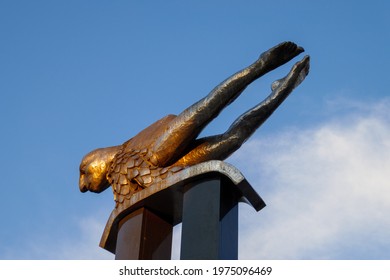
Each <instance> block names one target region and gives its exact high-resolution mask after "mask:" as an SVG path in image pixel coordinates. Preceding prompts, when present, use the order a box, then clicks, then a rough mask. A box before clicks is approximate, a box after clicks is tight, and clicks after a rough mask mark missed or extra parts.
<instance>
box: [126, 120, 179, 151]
mask: <svg viewBox="0 0 390 280" xmlns="http://www.w3.org/2000/svg"><path fill="white" fill-rule="evenodd" d="M175 118H176V115H173V114H170V115H167V116H165V117H163V118H161V119H159V120H158V121H156V122H154V123H152V124H151V125H149V126H148V127H147V128H145V129H144V130H142V131H141V132H139V133H138V134H137V135H135V136H134V137H133V138H131V139H129V140H128V141H126V142H125V143H124V144H123V145H124V146H125V147H126V150H129V149H143V148H147V147H150V146H151V145H152V144H153V143H154V142H155V141H156V139H157V138H158V137H159V136H160V135H162V134H163V133H164V132H165V131H166V128H167V126H168V125H169V123H170V122H171V121H172V120H174V119H175Z"/></svg>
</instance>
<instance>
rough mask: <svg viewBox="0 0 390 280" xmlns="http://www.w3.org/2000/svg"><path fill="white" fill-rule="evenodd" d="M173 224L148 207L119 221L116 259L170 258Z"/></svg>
mask: <svg viewBox="0 0 390 280" xmlns="http://www.w3.org/2000/svg"><path fill="white" fill-rule="evenodd" d="M171 247H172V225H171V224H170V223H168V222H166V221H165V220H164V219H162V218H160V217H159V216H157V215H156V214H154V213H153V212H151V211H149V210H148V209H146V208H141V209H138V210H136V211H134V212H132V213H131V214H129V215H128V216H127V217H125V218H124V219H122V220H121V222H120V223H119V231H118V239H117V244H116V251H115V259H116V260H170V259H171Z"/></svg>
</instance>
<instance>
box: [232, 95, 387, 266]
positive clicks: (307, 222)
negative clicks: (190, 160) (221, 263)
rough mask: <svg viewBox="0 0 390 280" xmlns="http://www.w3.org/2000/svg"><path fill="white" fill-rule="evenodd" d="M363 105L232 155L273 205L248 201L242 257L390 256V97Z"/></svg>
mask: <svg viewBox="0 0 390 280" xmlns="http://www.w3.org/2000/svg"><path fill="white" fill-rule="evenodd" d="M356 104H357V103H356V102H354V104H353V107H354V108H355V110H354V112H353V113H351V114H349V115H347V116H344V117H343V118H342V119H334V120H332V121H330V122H327V123H323V124H322V125H320V126H318V127H315V128H311V129H302V130H296V131H289V132H283V133H280V134H277V135H271V136H268V137H267V138H266V139H264V138H261V139H260V138H259V139H254V140H251V141H249V142H248V143H247V144H246V145H245V146H244V147H243V148H242V149H241V150H240V151H239V152H238V153H237V154H236V155H235V156H234V157H233V158H232V160H231V161H232V162H233V163H234V164H235V165H236V166H240V169H241V170H243V171H245V172H244V173H245V175H246V176H247V178H248V179H249V181H250V182H251V183H252V185H253V186H258V188H257V190H258V191H259V193H260V194H261V195H262V196H263V198H264V199H265V201H266V203H267V204H268V206H267V207H266V208H265V209H264V210H263V211H262V212H260V213H254V211H251V209H249V207H242V209H241V210H242V213H241V225H242V226H241V229H242V230H241V238H240V258H244V259H246V258H248V259H307V258H309V259H313V258H314V259H344V258H347V259H381V258H388V259H390V237H389V236H390V219H389V218H388V213H390V172H389V171H390V122H389V119H390V114H389V113H388V110H386V109H387V108H388V105H389V104H390V103H389V102H388V101H387V100H385V101H383V102H381V103H380V104H377V105H371V106H370V105H368V104H365V106H360V105H359V106H357V105H356ZM350 107H351V106H350Z"/></svg>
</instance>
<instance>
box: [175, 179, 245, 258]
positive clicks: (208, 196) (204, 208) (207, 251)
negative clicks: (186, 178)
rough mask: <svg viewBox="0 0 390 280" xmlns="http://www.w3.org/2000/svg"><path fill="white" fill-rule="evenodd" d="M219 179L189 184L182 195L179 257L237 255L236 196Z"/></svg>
mask: <svg viewBox="0 0 390 280" xmlns="http://www.w3.org/2000/svg"><path fill="white" fill-rule="evenodd" d="M223 181H224V180H222V179H221V178H219V177H216V178H210V179H207V180H204V181H199V182H195V183H193V184H192V185H191V186H189V188H188V189H187V190H186V191H185V193H184V197H183V219H182V222H183V224H182V240H181V256H180V258H181V259H183V260H195V259H203V260H205V259H215V260H218V259H237V258H238V205H237V204H238V197H237V194H236V192H235V191H234V190H233V188H232V187H231V184H228V183H226V184H225V185H223Z"/></svg>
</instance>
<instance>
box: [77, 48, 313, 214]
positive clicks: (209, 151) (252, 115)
mask: <svg viewBox="0 0 390 280" xmlns="http://www.w3.org/2000/svg"><path fill="white" fill-rule="evenodd" d="M303 51H304V49H303V48H302V47H299V46H297V45H296V44H294V43H292V42H284V43H281V44H279V45H277V46H275V47H273V48H271V49H270V50H268V51H266V52H264V53H262V54H261V55H260V57H259V59H257V60H256V61H255V62H254V63H253V64H251V65H249V66H248V67H246V68H245V69H243V70H241V71H239V72H237V73H236V74H234V75H232V76H231V77H229V78H227V79H226V80H225V81H223V82H222V83H221V84H219V85H218V86H216V87H215V88H214V89H213V90H212V91H211V92H210V93H209V94H208V95H207V96H206V97H204V98H203V99H201V100H199V101H198V102H196V103H195V104H193V105H191V106H190V107H188V108H187V109H185V110H184V111H183V112H182V113H180V114H179V115H177V116H176V115H168V116H166V117H163V118H162V119H160V120H158V121H156V122H155V123H153V124H152V125H150V126H149V127H147V128H145V129H144V130H142V131H141V132H139V133H138V134H137V135H135V136H134V137H133V138H131V139H129V140H128V141H126V142H125V143H123V144H121V145H118V146H113V147H108V148H100V149H96V150H94V151H92V152H90V153H89V154H87V155H86V156H85V157H84V158H83V159H82V162H81V164H80V181H79V186H80V190H81V191H82V192H86V191H91V192H97V193H99V192H102V191H104V190H105V189H107V188H108V187H109V186H110V185H111V186H112V188H113V192H114V199H115V202H116V207H118V205H121V204H122V203H123V202H124V201H125V200H129V199H130V198H131V197H132V195H133V194H134V193H136V192H138V191H141V190H143V189H145V188H148V187H149V186H151V185H153V184H155V183H158V182H161V181H162V180H164V179H166V178H168V177H169V176H171V175H172V174H175V173H176V172H178V171H180V170H183V169H185V168H187V167H189V166H193V165H195V164H199V163H202V162H206V161H210V160H224V159H226V158H227V157H229V156H230V155H231V154H232V153H233V152H235V151H236V150H237V149H238V148H240V146H241V145H242V144H243V143H244V142H245V141H246V140H247V139H248V138H249V137H250V136H251V135H252V134H253V133H254V132H255V130H256V129H258V128H259V127H260V125H261V124H263V123H264V122H265V121H266V120H267V119H268V117H269V116H270V115H271V114H272V113H273V112H274V111H275V110H276V109H277V108H278V106H279V105H280V104H281V103H282V102H283V101H284V100H285V99H286V98H287V97H288V95H289V94H290V93H291V92H292V91H293V90H294V88H295V87H297V86H298V85H299V84H300V83H301V82H302V81H303V80H304V79H305V77H306V76H307V74H308V72H309V60H310V59H309V56H305V57H303V59H302V60H300V61H298V62H297V63H295V65H294V66H293V67H292V69H291V70H290V72H289V73H288V74H287V75H286V76H285V77H284V78H282V79H279V80H277V81H275V82H274V83H272V86H271V93H270V95H269V96H268V97H267V98H266V99H264V100H263V101H261V102H260V103H259V104H257V105H256V106H254V107H253V108H251V109H249V110H248V111H247V112H245V113H243V114H242V115H241V116H239V117H238V118H237V119H236V120H235V121H234V122H233V124H232V125H231V126H230V127H229V129H228V130H227V131H226V132H225V133H222V134H219V135H214V136H209V137H204V138H198V136H199V134H200V133H201V131H202V130H203V129H204V128H205V127H206V126H207V125H208V124H209V123H210V122H211V121H212V120H213V119H214V118H216V117H217V116H218V114H219V113H220V112H221V111H222V110H223V109H224V108H225V107H226V106H227V105H229V104H230V103H231V102H233V101H234V100H235V99H236V98H237V97H238V96H239V95H240V94H241V93H242V92H243V91H244V89H245V88H246V87H247V86H248V85H249V84H250V83H252V82H253V81H255V80H256V79H258V78H260V77H261V76H263V75H264V74H266V73H268V72H270V71H272V70H274V69H275V68H277V67H279V66H281V65H283V64H285V63H287V62H288V61H290V60H291V59H293V58H294V57H296V56H297V55H299V54H300V53H302V52H303Z"/></svg>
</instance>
